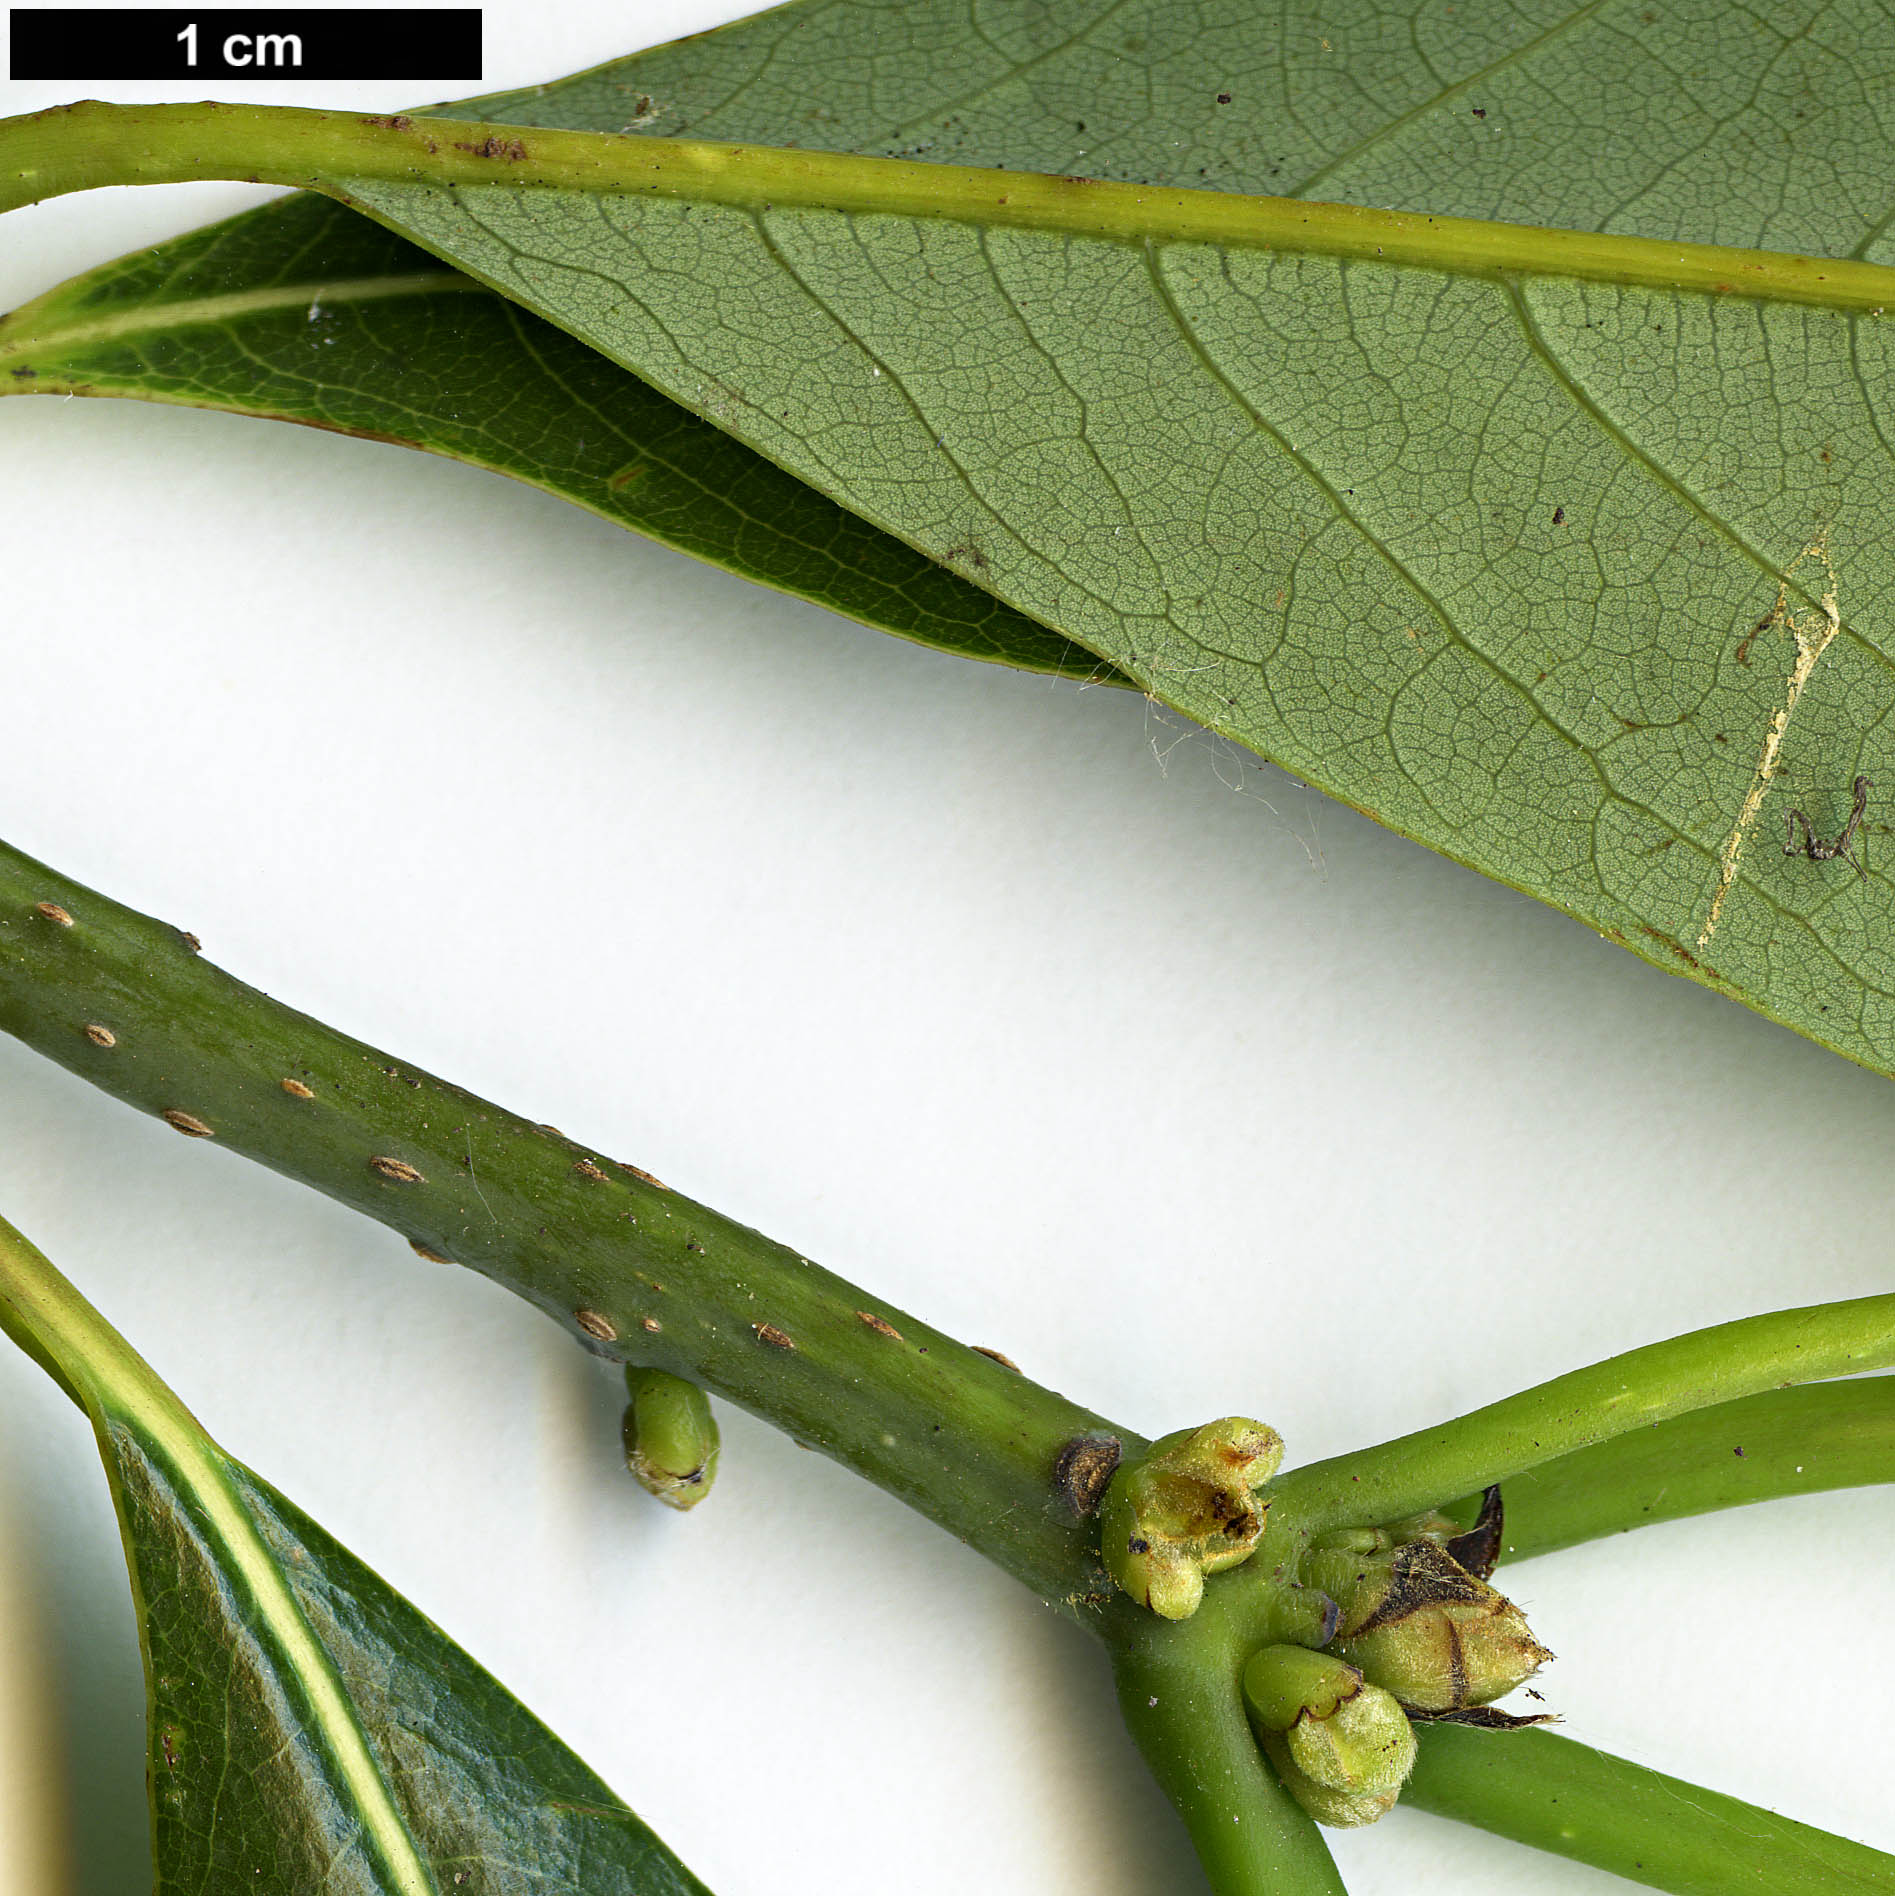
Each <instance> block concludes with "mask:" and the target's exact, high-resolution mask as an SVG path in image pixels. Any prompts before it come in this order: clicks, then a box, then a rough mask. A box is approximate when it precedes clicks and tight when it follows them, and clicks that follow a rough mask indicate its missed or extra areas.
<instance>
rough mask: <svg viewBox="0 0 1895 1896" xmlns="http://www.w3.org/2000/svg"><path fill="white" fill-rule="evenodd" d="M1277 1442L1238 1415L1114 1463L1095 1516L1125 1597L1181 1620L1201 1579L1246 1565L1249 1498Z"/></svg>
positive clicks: (1272, 1461)
mask: <svg viewBox="0 0 1895 1896" xmlns="http://www.w3.org/2000/svg"><path fill="white" fill-rule="evenodd" d="M1282 1460H1283V1441H1282V1438H1281V1437H1280V1436H1279V1435H1278V1434H1277V1432H1276V1430H1275V1429H1272V1428H1267V1427H1265V1425H1264V1424H1263V1423H1261V1422H1252V1421H1250V1420H1249V1419H1248V1418H1247V1417H1244V1416H1226V1417H1225V1418H1224V1419H1223V1420H1222V1421H1219V1422H1207V1423H1205V1425H1204V1426H1203V1427H1202V1428H1197V1429H1181V1430H1179V1431H1178V1433H1177V1434H1175V1435H1167V1436H1164V1437H1162V1438H1161V1439H1160V1440H1158V1441H1156V1442H1154V1443H1153V1444H1152V1445H1151V1447H1150V1448H1149V1449H1147V1450H1146V1452H1145V1453H1144V1454H1143V1455H1142V1456H1140V1457H1139V1458H1138V1459H1137V1460H1135V1461H1131V1462H1127V1463H1125V1464H1123V1465H1122V1466H1121V1467H1120V1468H1119V1470H1118V1472H1117V1473H1116V1474H1115V1475H1114V1476H1113V1477H1112V1483H1111V1486H1110V1487H1108V1488H1107V1489H1106V1493H1105V1500H1104V1503H1103V1504H1102V1505H1101V1507H1100V1510H1099V1543H1100V1554H1101V1557H1102V1558H1103V1559H1104V1561H1105V1565H1106V1571H1107V1572H1108V1573H1110V1574H1111V1576H1112V1578H1113V1579H1114V1580H1115V1581H1117V1582H1118V1584H1119V1586H1120V1587H1122V1588H1123V1589H1124V1590H1125V1592H1127V1593H1129V1594H1130V1595H1131V1596H1132V1598H1133V1599H1135V1600H1137V1601H1138V1602H1139V1604H1140V1605H1142V1606H1149V1607H1150V1608H1151V1610H1152V1611H1153V1612H1154V1613H1156V1614H1158V1615H1159V1616H1160V1617H1161V1618H1163V1619H1173V1620H1179V1619H1189V1618H1190V1617H1191V1615H1192V1614H1193V1613H1195V1612H1196V1611H1197V1609H1198V1602H1199V1600H1201V1599H1202V1598H1203V1597H1204V1576H1205V1575H1206V1574H1212V1573H1221V1572H1223V1570H1224V1569H1225V1568H1226V1567H1235V1566H1236V1565H1238V1563H1239V1562H1241V1561H1245V1560H1248V1559H1249V1558H1250V1556H1251V1554H1252V1553H1253V1552H1254V1551H1255V1549H1256V1546H1257V1543H1258V1541H1260V1540H1261V1539H1262V1538H1263V1523H1264V1517H1265V1515H1266V1514H1267V1513H1268V1511H1269V1510H1268V1507H1267V1506H1266V1505H1263V1504H1259V1503H1258V1501H1257V1500H1256V1496H1255V1491H1256V1490H1257V1489H1259V1488H1261V1487H1262V1486H1263V1485H1264V1483H1265V1482H1267V1481H1268V1480H1269V1479H1270V1477H1271V1476H1272V1475H1273V1474H1275V1473H1276V1471H1277V1467H1278V1465H1279V1464H1280V1463H1281V1462H1282Z"/></svg>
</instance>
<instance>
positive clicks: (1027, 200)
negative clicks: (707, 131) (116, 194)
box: [0, 100, 1895, 313]
mask: <svg viewBox="0 0 1895 1896" xmlns="http://www.w3.org/2000/svg"><path fill="white" fill-rule="evenodd" d="M206 178H242V179H248V180H250V181H252V182H256V183H263V184H287V185H300V186H306V187H308V188H311V189H314V190H320V191H326V192H328V193H329V194H330V195H331V196H334V197H337V198H340V199H342V201H344V202H345V203H346V202H347V201H348V185H349V181H350V180H352V179H358V178H360V179H370V178H372V179H378V180H381V181H384V182H395V183H407V184H424V185H436V186H460V185H480V184H496V183H504V184H508V185H540V186H549V187H555V188H562V189H568V190H583V191H594V192H614V193H624V194H630V195H635V196H646V197H663V198H673V199H684V200H688V201H690V202H693V203H700V204H723V205H730V206H734V207H737V208H741V209H744V210H758V209H763V208H766V207H770V208H774V207H785V206H796V207H804V208H810V209H819V210H836V211H844V212H849V213H854V214H865V213H884V214H888V215H893V216H900V217H948V218H958V219H962V220H965V221H968V222H974V223H980V224H984V225H990V226H994V225H998V226H1007V227H1011V228H1014V229H1023V230H1045V231H1056V232H1059V233H1061V234H1064V235H1072V236H1089V237H1102V238H1107V239H1116V240H1118V241H1121V242H1141V243H1142V242H1153V243H1209V244H1226V245H1238V246H1244V247H1249V248H1261V249H1267V250H1282V251H1294V252H1303V253H1309V254H1314V255H1320V256H1331V257H1351V258H1360V259H1364V260H1369V261H1380V262H1384V263H1396V264H1411V265H1415V266H1418V267H1420V268H1423V269H1434V270H1446V271H1452V272H1455V273H1458V274H1473V275H1480V276H1510V275H1535V276H1546V275H1551V276H1567V277H1579V278H1583V279H1587V280H1590V281H1594V282H1606V283H1617V284H1637V285H1643V286H1646V287H1649V288H1653V289H1666V290H1691V291H1700V292H1705V293H1708V294H1712V295H1739V296H1745V297H1761V298H1765V299H1767V300H1771V301H1780V302H1792V303H1804V304H1812V305H1815V306H1817V307H1820V308H1827V309H1853V310H1871V311H1875V312H1877V313H1879V312H1880V311H1881V310H1882V309H1883V308H1884V307H1885V306H1895V269H1891V268H1889V267H1887V266H1885V265H1881V264H1872V263H1858V262H1853V261H1848V260H1839V259H1830V258H1820V257H1819V258H1810V257H1798V256H1790V255H1787V254H1783V253H1780V252H1774V251H1757V250H1738V249H1733V248H1730V247H1728V246H1723V245H1714V244H1683V243H1671V242H1665V241H1661V240H1658V239H1654V238H1643V237H1613V236H1602V235H1598V234H1595V233H1593V232H1589V231H1573V230H1552V229H1547V228H1543V227H1538V226H1534V225H1526V224H1500V223H1491V222H1487V221H1485V220H1482V219H1478V218H1465V217H1430V216H1427V215H1425V214H1417V213H1409V212H1397V211H1377V210H1365V209H1363V208H1361V207H1359V206H1357V205H1353V204H1310V203H1304V202H1303V201H1301V200H1300V199H1296V198H1271V197H1256V196H1249V195H1242V194H1237V193H1232V192H1221V191H1191V190H1177V189H1173V188H1169V187H1159V186H1154V185H1140V184H1114V183H1108V182H1102V181H1100V180H1096V179H1088V178H1065V177H1045V176H1040V175H1037V174H1034V173H1030V172H1017V171H997V170H984V169H981V168H979V167H976V166H972V165H938V164H922V163H917V162H915V161H913V160H910V159H896V158H869V157H862V156H859V155H856V154H854V153H848V152H819V151H790V150H782V149H777V148H773V147H769V146H754V145H726V144H712V143H706V142H703V141H700V140H693V139H675V138H646V137H627V136H625V135H623V134H609V133H598V132H568V131H557V130H550V129H545V128H540V127H520V126H494V125H486V124H468V123H465V122H462V121H458V120H451V119H437V118H426V117H421V118H407V117H399V116H397V117H381V118H373V117H364V116H361V115H359V114H356V113H348V112H310V111H303V110H299V109H297V108H294V107H289V106H241V105H217V104H203V105H146V106H120V105H105V104H101V103H99V102H98V101H96V100H95V101H88V102H86V103H84V104H80V105H71V106H60V107H56V108H54V109H52V110H50V111H46V112H39V113H34V114H32V115H31V116H29V117H25V118H17V119H10V120H6V121H4V122H0V211H5V210H11V209H13V208H15V207H17V206H19V205H22V204H31V203H34V202H36V201H37V200H39V199H42V198H48V197H56V196H58V195H59V194H61V193H62V192H66V191H83V190H88V189H91V188H93V187H95V186H99V185H117V184H175V183H179V182H182V181H186V180H191V179H206Z"/></svg>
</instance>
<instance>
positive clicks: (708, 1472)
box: [625, 1368, 718, 1508]
mask: <svg viewBox="0 0 1895 1896" xmlns="http://www.w3.org/2000/svg"><path fill="white" fill-rule="evenodd" d="M625 1388H626V1392H627V1393H628V1394H629V1395H630V1397H631V1401H630V1402H629V1403H628V1404H627V1405H626V1409H625V1466H626V1467H627V1468H629V1469H630V1470H631V1471H632V1475H633V1477H634V1479H635V1480H636V1481H637V1482H638V1484H639V1486H640V1487H642V1488H643V1489H644V1490H645V1491H646V1492H647V1493H648V1494H655V1495H656V1496H657V1497H658V1499H659V1500H660V1501H662V1502H663V1503H664V1504H665V1506H666V1507H668V1508H694V1507H696V1506H697V1504H698V1503H699V1502H700V1501H702V1500H703V1499H704V1497H705V1496H706V1495H707V1494H709V1493H710V1491H711V1483H712V1482H713V1481H714V1480H715V1479H716V1476H717V1450H718V1438H717V1421H716V1418H715V1417H714V1416H712V1414H711V1405H710V1400H709V1398H708V1397H707V1396H706V1395H705V1394H704V1391H703V1390H701V1389H700V1388H699V1387H698V1386H697V1385H696V1384H695V1383H689V1382H686V1381H685V1380H684V1378H683V1377H682V1376H673V1375H672V1374H671V1373H670V1372H669V1371H668V1370H663V1369H631V1368H628V1369H627V1370H626V1372H625Z"/></svg>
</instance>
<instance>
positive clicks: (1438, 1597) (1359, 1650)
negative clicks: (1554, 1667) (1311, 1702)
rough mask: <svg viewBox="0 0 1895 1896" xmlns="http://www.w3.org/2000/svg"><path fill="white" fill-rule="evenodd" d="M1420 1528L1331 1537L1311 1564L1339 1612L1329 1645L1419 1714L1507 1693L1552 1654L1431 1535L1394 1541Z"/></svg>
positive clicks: (1312, 1577) (1310, 1578) (1307, 1568)
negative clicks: (1334, 1636)
mask: <svg viewBox="0 0 1895 1896" xmlns="http://www.w3.org/2000/svg"><path fill="white" fill-rule="evenodd" d="M1415 1525H1416V1524H1415V1523H1413V1522H1406V1521H1405V1522H1401V1523H1399V1524H1398V1525H1397V1526H1396V1527H1394V1528H1384V1529H1375V1528H1369V1529H1355V1530H1352V1531H1350V1532H1348V1533H1345V1534H1336V1535H1331V1536H1329V1537H1328V1538H1327V1539H1326V1540H1324V1541H1323V1542H1321V1543H1319V1544H1318V1546H1317V1547H1316V1548H1315V1549H1314V1550H1313V1551H1312V1552H1311V1554H1310V1555H1309V1557H1308V1558H1307V1559H1306V1560H1305V1562H1304V1567H1303V1577H1304V1579H1305V1581H1306V1582H1308V1584H1310V1585H1312V1586H1317V1587H1320V1588H1321V1589H1322V1590H1323V1591H1324V1592H1325V1593H1327V1594H1328V1595H1329V1596H1330V1598H1331V1599H1333V1600H1334V1601H1335V1602H1336V1604H1337V1606H1338V1607H1340V1608H1341V1612H1342V1617H1341V1620H1340V1621H1339V1623H1338V1626H1337V1632H1336V1638H1335V1640H1334V1641H1333V1643H1332V1646H1331V1650H1332V1651H1335V1652H1338V1653H1340V1654H1341V1655H1342V1656H1343V1657H1344V1658H1345V1659H1348V1660H1349V1661H1350V1662H1351V1663H1352V1664H1354V1665H1358V1666H1360V1667H1361V1668H1362V1670H1363V1672H1364V1673H1366V1674H1367V1675H1368V1677H1369V1678H1370V1679H1371V1680H1372V1681H1373V1682H1374V1683H1375V1684H1377V1685H1380V1686H1383V1687H1385V1688H1386V1689H1387V1690H1388V1691H1390V1692H1392V1693H1394V1695H1395V1696H1396V1698H1398V1699H1399V1700H1400V1701H1401V1702H1402V1704H1403V1705H1405V1706H1407V1707H1409V1708H1410V1709H1411V1710H1414V1711H1420V1712H1449V1711H1459V1710H1462V1709H1463V1708H1465V1707H1467V1706H1470V1705H1485V1704H1487V1703H1488V1702H1489V1701H1490V1700H1493V1699H1497V1698H1504V1697H1505V1696H1506V1695H1507V1694H1508V1693H1509V1692H1511V1691H1512V1690H1513V1689H1514V1688H1515V1687H1516V1686H1519V1685H1524V1684H1525V1683H1526V1681H1527V1680H1528V1679H1530V1678H1532V1676H1533V1675H1534V1673H1535V1672H1537V1671H1538V1670H1539V1669H1540V1667H1541V1666H1542V1665H1544V1664H1545V1663H1546V1661H1547V1660H1548V1659H1550V1658H1552V1656H1553V1655H1552V1654H1551V1653H1550V1652H1548V1651H1547V1650H1546V1648H1545V1647H1544V1646H1542V1645H1541V1644H1540V1642H1539V1641H1538V1640H1537V1639H1535V1638H1534V1637H1533V1633H1532V1629H1531V1628H1530V1627H1529V1626H1528V1625H1527V1622H1526V1616H1525V1615H1524V1614H1523V1613H1522V1612H1521V1611H1520V1609H1519V1608H1518V1607H1517V1606H1515V1605H1514V1604H1513V1602H1512V1601H1511V1600H1509V1599H1507V1598H1506V1597H1505V1596H1504V1595H1503V1594H1500V1593H1497V1592H1496V1591H1495V1590H1494V1589H1493V1588H1492V1587H1490V1586H1489V1585H1488V1584H1487V1583H1486V1581H1485V1580H1482V1579H1478V1578H1476V1576H1475V1575H1473V1574H1471V1573H1469V1572H1468V1571H1467V1569H1466V1568H1465V1567H1463V1566H1462V1565H1461V1564H1460V1562H1459V1561H1457V1560H1456V1559H1455V1558H1454V1556H1453V1555H1452V1554H1451V1553H1450V1552H1449V1551H1448V1549H1447V1547H1446V1546H1444V1545H1443V1544H1442V1541H1441V1540H1439V1539H1436V1538H1434V1537H1433V1534H1432V1532H1430V1533H1427V1534H1423V1535H1420V1536H1418V1537H1416V1538H1412V1539H1408V1540H1406V1541H1401V1542H1399V1543H1397V1544H1394V1545H1390V1544H1389V1543H1391V1542H1395V1540H1396V1536H1397V1535H1398V1534H1402V1533H1409V1532H1411V1531H1412V1530H1413V1529H1414V1527H1415ZM1446 1525H1447V1526H1448V1528H1449V1529H1450V1532H1453V1531H1455V1530H1453V1524H1452V1523H1451V1522H1450V1523H1447V1524H1446Z"/></svg>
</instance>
